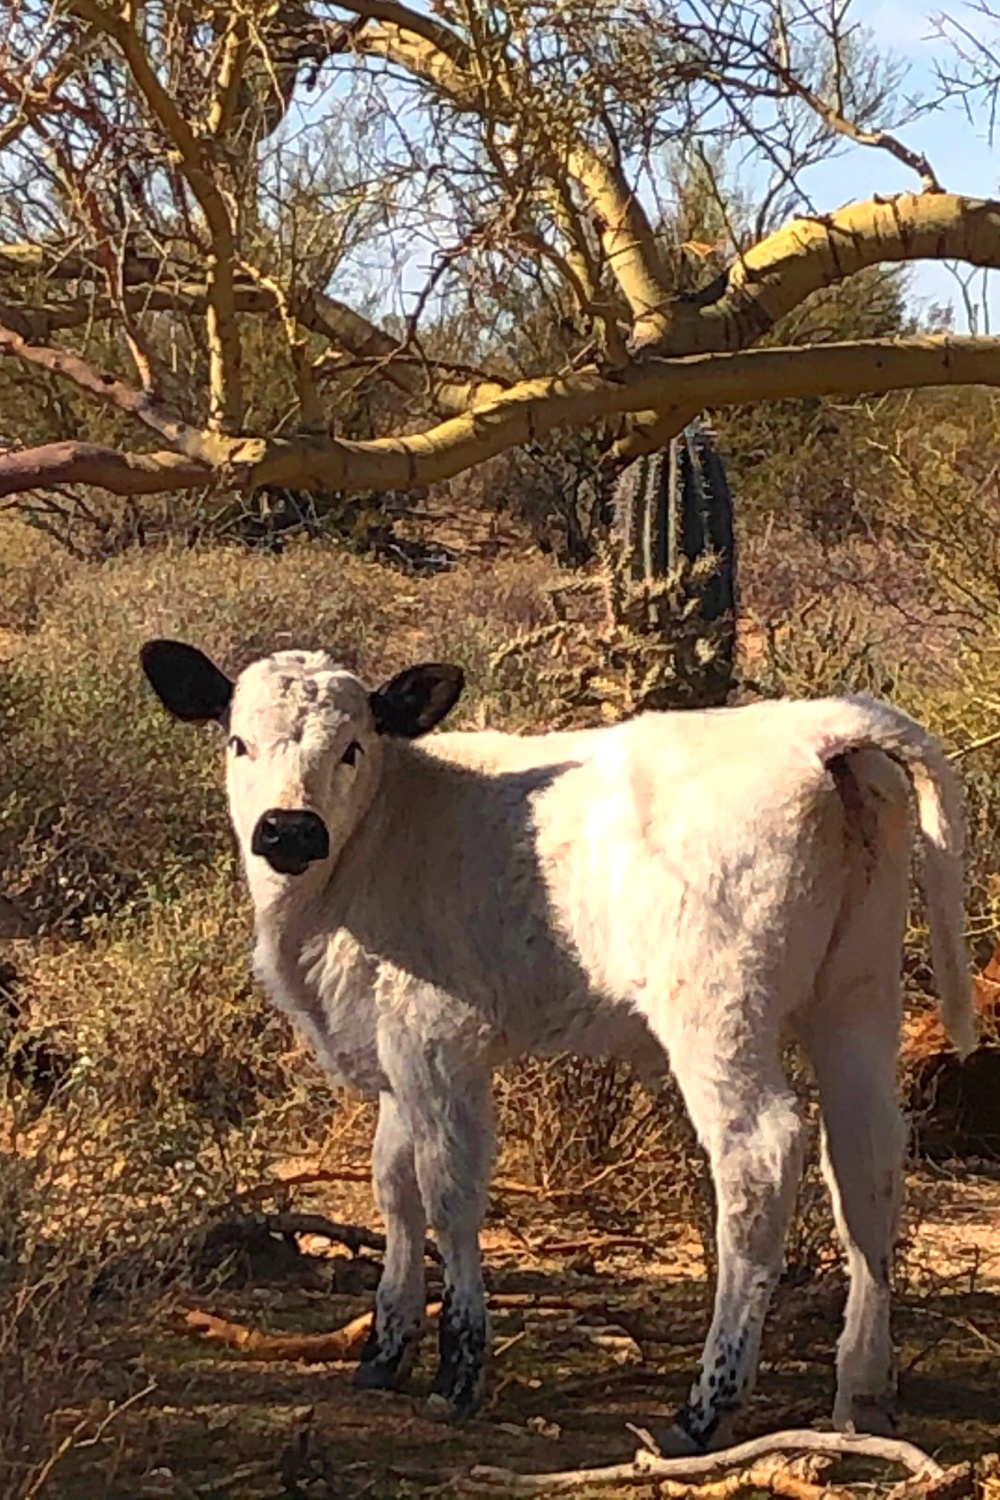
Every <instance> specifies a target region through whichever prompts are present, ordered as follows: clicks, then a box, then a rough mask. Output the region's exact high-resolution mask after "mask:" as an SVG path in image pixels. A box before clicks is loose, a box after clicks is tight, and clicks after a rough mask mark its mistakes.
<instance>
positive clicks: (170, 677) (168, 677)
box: [139, 641, 233, 724]
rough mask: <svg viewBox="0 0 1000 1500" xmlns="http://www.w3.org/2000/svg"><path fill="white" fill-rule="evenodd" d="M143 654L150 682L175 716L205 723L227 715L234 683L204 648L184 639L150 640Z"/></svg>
mask: <svg viewBox="0 0 1000 1500" xmlns="http://www.w3.org/2000/svg"><path fill="white" fill-rule="evenodd" d="M139 655H140V658H141V660H142V670H143V671H144V672H145V674H146V676H147V678H148V679H149V683H150V686H151V687H152V689H153V691H154V693H155V694H156V696H157V697H158V698H159V700H160V702H161V703H162V704H163V706H164V708H166V709H167V710H168V711H169V712H170V713H172V714H173V716H174V718H175V719H183V720H184V721H185V723H188V724H205V723H208V721H209V720H210V719H215V720H216V721H221V720H222V719H223V718H224V717H225V715H226V712H227V711H228V708H229V704H230V700H231V699H232V696H233V684H232V683H231V682H230V681H229V678H228V677H227V676H226V675H225V673H224V672H220V671H219V669H218V667H217V666H216V665H215V664H214V662H211V661H209V659H208V657H207V656H206V655H205V653H204V651H199V650H198V648H197V646H188V645H185V643H184V642H183V641H147V642H146V644H145V645H144V646H143V648H142V650H141V652H140V653H139Z"/></svg>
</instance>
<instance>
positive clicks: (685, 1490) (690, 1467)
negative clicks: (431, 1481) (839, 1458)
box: [461, 1429, 945, 1500]
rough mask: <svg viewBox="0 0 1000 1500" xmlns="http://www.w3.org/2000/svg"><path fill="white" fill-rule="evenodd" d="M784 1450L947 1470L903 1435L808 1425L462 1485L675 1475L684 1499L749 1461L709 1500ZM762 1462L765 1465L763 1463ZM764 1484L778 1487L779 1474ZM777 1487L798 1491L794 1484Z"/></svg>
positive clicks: (483, 1471)
mask: <svg viewBox="0 0 1000 1500" xmlns="http://www.w3.org/2000/svg"><path fill="white" fill-rule="evenodd" d="M779 1452H782V1453H810V1452H811V1453H835V1454H841V1455H849V1456H852V1457H856V1456H860V1457H864V1458H877V1459H881V1460H882V1461H883V1462H885V1463H896V1464H902V1465H903V1467H904V1468H906V1469H908V1470H909V1472H910V1474H911V1475H919V1476H920V1477H921V1478H923V1479H929V1480H937V1479H940V1478H941V1477H942V1475H943V1474H944V1472H945V1471H944V1470H943V1469H942V1467H941V1465H940V1464H938V1463H936V1462H935V1461H934V1459H933V1458H931V1457H930V1456H929V1454H927V1453H924V1452H923V1450H922V1449H920V1448H917V1447H915V1446H914V1445H913V1444H912V1443H905V1442H902V1441H901V1440H899V1439H897V1438H880V1437H869V1436H866V1435H863V1434H854V1433H846V1432H813V1431H811V1430H809V1429H802V1430H801V1431H789V1432H775V1433H771V1434H770V1435H769V1436H767V1437H759V1438H754V1439H752V1440H751V1441H750V1442H748V1443H737V1444H736V1446H735V1447H733V1448H724V1449H722V1450H720V1451H719V1452H718V1453H705V1454H699V1455H696V1456H694V1457H691V1458H657V1457H656V1455H655V1454H652V1453H647V1452H644V1451H640V1452H638V1453H637V1454H636V1456H635V1458H634V1459H633V1460H632V1462H631V1463H627V1464H611V1465H609V1466H608V1467H607V1468H602V1469H567V1470H564V1471H563V1472H562V1473H557V1474H516V1473H514V1472H513V1471H512V1470H510V1469H497V1468H493V1467H490V1466H488V1465H478V1466H477V1467H476V1468H474V1469H473V1470H472V1471H471V1473H470V1474H469V1476H468V1478H467V1479H463V1480H462V1481H461V1483H462V1487H463V1488H465V1489H468V1490H478V1491H486V1490H496V1489H500V1490H503V1491H505V1492H506V1493H507V1494H511V1495H547V1494H557V1493H559V1492H561V1491H565V1490H575V1489H583V1488H585V1487H589V1488H594V1489H602V1488H608V1487H609V1486H612V1485H622V1484H648V1483H649V1482H650V1480H651V1479H655V1480H658V1481H664V1480H673V1481H679V1483H677V1484H675V1487H674V1490H673V1491H667V1493H668V1494H671V1496H672V1500H679V1497H680V1496H683V1495H688V1494H690V1493H691V1492H692V1490H691V1482H692V1481H694V1480H698V1479H701V1478H702V1477H705V1476H710V1475H713V1474H717V1473H719V1471H720V1470H726V1469H733V1468H737V1467H739V1466H741V1465H742V1466H744V1475H743V1476H739V1475H737V1476H731V1480H732V1479H735V1478H741V1483H740V1484H738V1485H736V1484H733V1483H732V1482H730V1485H729V1487H724V1486H721V1485H719V1486H717V1485H712V1486H707V1487H704V1488H701V1489H699V1490H698V1492H697V1493H698V1494H699V1496H703V1497H705V1500H709V1497H710V1500H724V1497H727V1496H729V1495H733V1494H735V1493H736V1492H737V1490H739V1489H743V1488H746V1487H750V1488H753V1487H755V1486H753V1485H750V1486H747V1483H746V1478H745V1473H746V1472H753V1471H752V1470H749V1471H748V1470H746V1466H747V1465H748V1464H750V1465H753V1464H754V1462H755V1460H757V1459H760V1458H763V1457H765V1456H766V1455H768V1454H772V1453H779ZM757 1467H758V1470H759V1469H760V1467H761V1466H757ZM802 1483H804V1481H796V1484H797V1485H801V1484H802ZM762 1487H763V1488H766V1489H770V1488H772V1487H773V1476H772V1477H771V1478H769V1480H768V1482H767V1484H765V1485H764V1486H762ZM809 1488H811V1489H812V1490H815V1491H816V1494H817V1495H818V1494H820V1493H823V1492H822V1491H821V1490H820V1489H819V1488H818V1487H816V1486H811V1487H809ZM774 1492H775V1493H781V1494H786V1495H790V1494H792V1491H791V1489H784V1490H781V1491H777V1490H776V1491H774ZM826 1493H827V1494H829V1493H830V1491H829V1490H827V1491H826ZM795 1495H796V1497H797V1500H804V1497H805V1495H806V1491H805V1490H803V1489H801V1488H797V1489H796V1490H795Z"/></svg>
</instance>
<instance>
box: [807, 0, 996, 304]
mask: <svg viewBox="0 0 1000 1500" xmlns="http://www.w3.org/2000/svg"><path fill="white" fill-rule="evenodd" d="M944 8H945V7H944V6H943V5H942V4H940V3H939V4H938V5H929V4H926V3H925V0H910V3H906V0H855V3H854V5H853V6H852V7H851V15H852V17H853V18H854V19H855V20H856V21H860V22H863V23H864V24H865V25H867V26H869V27H870V28H871V30H872V31H873V33H874V37H875V41H876V42H877V44H878V46H879V47H880V49H882V50H885V51H891V52H893V53H894V54H895V55H896V56H897V57H900V58H902V59H903V60H905V62H906V63H907V65H908V68H909V73H908V77H907V81H906V85H905V88H906V92H907V93H921V94H923V95H924V96H925V97H929V96H931V95H933V94H934V93H935V92H936V90H935V88H934V72H933V64H934V58H935V56H936V55H937V54H938V53H939V52H940V53H942V54H943V55H946V53H945V49H944V48H943V46H942V43H941V42H940V41H939V40H928V38H929V36H930V33H931V29H932V28H931V21H930V17H931V15H932V14H933V13H934V12H935V11H939V10H941V9H944ZM948 8H949V9H950V10H951V13H952V14H954V15H955V16H957V17H959V18H962V19H964V21H965V23H966V24H967V25H972V24H973V21H974V18H973V15H972V13H971V11H970V9H969V7H968V6H965V5H959V4H954V3H953V4H952V5H950V6H949V7H948ZM899 134H900V136H901V138H902V139H903V140H904V141H905V142H906V144H907V145H909V146H913V147H916V148H917V149H919V150H921V151H923V152H924V153H925V154H926V155H927V157H928V159H929V160H930V162H931V165H932V166H933V167H934V170H935V171H936V172H937V174H938V177H939V178H940V179H941V182H942V185H943V186H944V187H945V188H947V189H948V190H949V191H951V192H956V193H968V194H971V195H972V196H974V197H980V198H992V197H996V196H998V195H1000V142H998V143H997V145H996V146H994V147H991V146H990V144H989V142H988V140H987V139H986V122H985V120H977V121H975V122H974V123H972V124H970V122H969V120H968V119H967V118H966V115H965V112H964V110H963V108H962V107H961V105H958V104H952V105H949V106H945V107H942V108H941V109H939V110H937V111H935V113H934V114H932V115H929V116H926V117H924V118H923V119H920V120H918V121H917V122H916V123H915V124H913V125H909V126H906V127H905V128H904V129H902V130H901V131H900V132H899ZM809 181H810V188H811V190H812V192H813V193H814V196H815V200H816V201H817V203H818V204H819V205H821V206H823V207H831V208H833V207H836V206H838V205H839V204H841V203H846V202H848V201H849V200H851V199H853V198H868V197H871V195H872V194H873V193H892V192H897V191H900V190H909V191H912V190H913V188H914V187H915V185H916V179H915V177H914V174H913V173H912V172H909V171H908V170H907V169H906V168H905V167H904V166H902V164H901V163H898V162H896V161H895V160H894V159H893V158H892V157H890V156H888V155H887V154H886V153H885V152H883V151H872V150H870V149H868V148H864V147H858V148H854V147H852V148H851V149H850V150H849V151H847V152H845V153H844V154H843V155H842V156H840V157H838V158H837V159H836V160H835V161H831V162H824V163H823V164H822V166H819V167H817V168H816V169H815V170H814V171H813V173H812V175H811V178H810V180H809ZM911 290H912V294H913V296H914V297H915V298H916V299H919V300H920V301H922V302H924V303H925V304H926V303H930V302H945V303H947V302H950V303H951V304H952V305H953V306H954V308H955V313H956V326H957V327H958V328H959V329H962V330H965V329H966V327H967V324H966V320H965V317H964V313H963V310H962V297H961V292H960V290H959V288H958V286H957V284H956V281H955V278H954V277H953V276H952V275H951V274H950V273H949V272H948V270H947V268H946V267H945V266H944V265H942V264H939V263H937V262H933V261H922V262H920V263H919V264H918V265H917V266H916V267H915V269H914V272H913V279H912V282H911ZM970 290H971V291H972V293H973V295H974V298H975V301H976V302H977V304H979V305H982V302H983V293H984V284H983V277H982V275H980V274H977V276H976V278H975V281H974V283H973V285H972V287H971V289H970ZM986 299H987V300H986V305H987V310H988V312H989V314H990V331H991V332H993V333H1000V274H998V273H996V272H992V273H990V274H989V277H988V279H987V282H986ZM978 331H979V332H985V331H986V330H985V329H984V328H983V327H982V326H980V328H979V330H978Z"/></svg>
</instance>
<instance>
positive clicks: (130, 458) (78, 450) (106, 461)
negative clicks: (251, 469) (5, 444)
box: [0, 442, 216, 499]
mask: <svg viewBox="0 0 1000 1500" xmlns="http://www.w3.org/2000/svg"><path fill="white" fill-rule="evenodd" d="M215 482H216V476H215V474H214V473H213V471H212V470H211V469H210V468H207V467H206V466H205V465H204V464H198V463H192V461H191V460H190V459H189V458H185V457H184V455H183V454H181V453H119V452H118V450H117V449H116V448H102V447H100V446H98V445H97V444H96V443H74V442H68V443H46V444H44V445H43V446H42V447H40V448H26V449H24V450H23V451H22V452H19V453H18V452H15V453H0V499H2V498H5V497H7V496H10V495H23V494H25V493H27V492H28V491H29V490H38V489H52V488H53V487H54V486H55V485H64V484H87V485H95V486H96V487H97V488H99V489H104V490H110V491H111V493H112V494H113V495H160V494H176V493H177V492H178V491H179V490H198V489H205V488H206V486H210V487H211V486H214V485H215Z"/></svg>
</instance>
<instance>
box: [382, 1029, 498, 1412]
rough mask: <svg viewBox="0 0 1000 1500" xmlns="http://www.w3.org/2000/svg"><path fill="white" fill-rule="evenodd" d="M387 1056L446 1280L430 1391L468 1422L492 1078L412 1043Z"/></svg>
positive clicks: (480, 1304)
mask: <svg viewBox="0 0 1000 1500" xmlns="http://www.w3.org/2000/svg"><path fill="white" fill-rule="evenodd" d="M386 1052H387V1055H386V1056H385V1057H384V1058H383V1066H384V1067H386V1071H387V1073H388V1076H389V1078H390V1081H391V1083H392V1088H393V1096H394V1099H395V1102H396V1106H397V1108H398V1109H399V1111H400V1114H401V1116H402V1118H403V1119H404V1121H405V1122H406V1125H407V1128H408V1130H409V1133H410V1136H411V1138H412V1141H413V1153H414V1166H415V1170H416V1179H417V1183H418V1184H419V1189H420V1197H421V1200H422V1203H423V1211H424V1213H425V1214H426V1216H427V1220H428V1222H429V1224H430V1226H431V1229H432V1230H433V1232H434V1236H435V1238H436V1240H437V1244H438V1249H439V1250H440V1252H441V1261H442V1269H443V1274H444V1296H443V1299H442V1307H441V1321H440V1330H439V1352H440V1359H439V1364H438V1370H437V1374H436V1376H435V1379H434V1384H433V1387H432V1390H433V1394H434V1395H435V1396H438V1397H440V1398H442V1399H443V1401H444V1402H445V1403H446V1404H447V1408H448V1410H449V1413H450V1414H451V1415H452V1416H455V1417H467V1416H471V1415H472V1413H473V1412H474V1411H475V1410H476V1408H477V1407H478V1405H479V1402H480V1399H481V1395H482V1383H483V1374H484V1366H485V1361H486V1351H487V1345H488V1340H489V1333H488V1322H487V1316H486V1293H485V1288H484V1285H483V1271H482V1260H481V1256H480V1248H479V1232H480V1229H481V1227H482V1222H483V1218H484V1215H485V1211H486V1200H487V1193H488V1189H489V1179H490V1171H491V1168H492V1165H493V1129H492V1117H491V1115H492V1112H491V1101H490V1075H489V1072H488V1071H486V1070H478V1069H477V1070H470V1069H469V1067H468V1065H467V1064H466V1065H465V1066H452V1065H451V1064H450V1061H449V1059H448V1058H447V1056H446V1055H445V1053H444V1051H443V1049H441V1048H440V1047H435V1046H421V1045H420V1044H418V1043H417V1042H416V1041H414V1043H413V1045H411V1046H406V1047H403V1046H399V1045H397V1046H394V1047H392V1048H391V1049H388V1048H387V1049H386ZM463 1061H464V1059H463Z"/></svg>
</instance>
